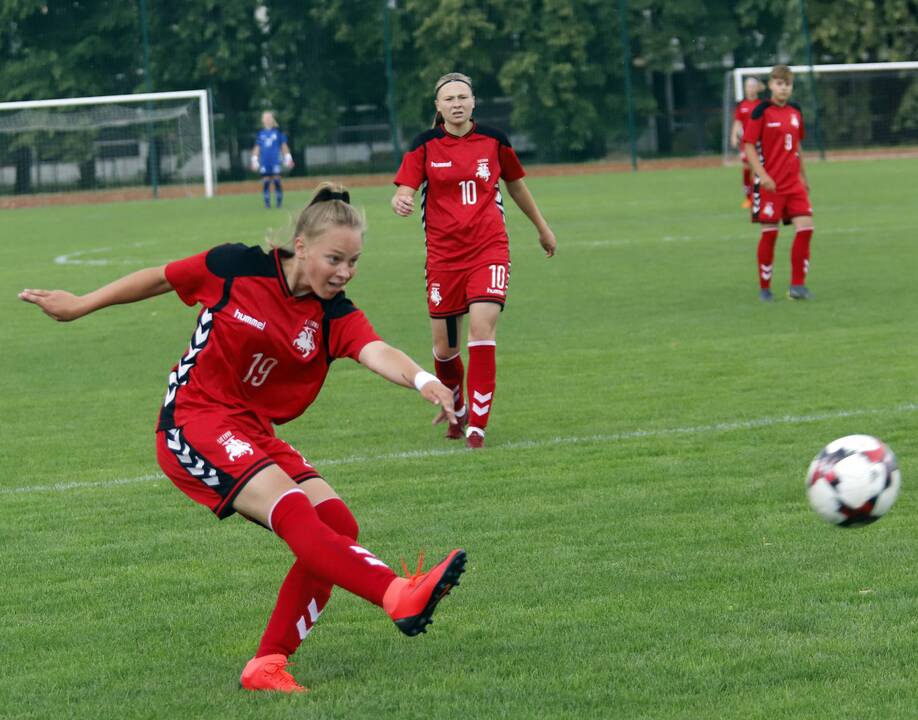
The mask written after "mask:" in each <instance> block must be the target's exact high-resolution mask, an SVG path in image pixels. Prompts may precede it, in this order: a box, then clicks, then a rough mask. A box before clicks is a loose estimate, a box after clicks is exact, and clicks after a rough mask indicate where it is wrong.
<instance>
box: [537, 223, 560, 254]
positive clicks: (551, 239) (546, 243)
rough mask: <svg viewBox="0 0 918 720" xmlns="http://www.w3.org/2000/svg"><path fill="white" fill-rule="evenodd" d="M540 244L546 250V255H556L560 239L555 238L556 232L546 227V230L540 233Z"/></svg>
mask: <svg viewBox="0 0 918 720" xmlns="http://www.w3.org/2000/svg"><path fill="white" fill-rule="evenodd" d="M539 245H541V246H542V249H543V250H544V251H545V257H554V255H555V249H556V248H557V247H558V241H557V240H556V239H555V234H554V233H553V232H552V231H551V230H550V229H548V228H546V229H545V231H544V232H540V233H539Z"/></svg>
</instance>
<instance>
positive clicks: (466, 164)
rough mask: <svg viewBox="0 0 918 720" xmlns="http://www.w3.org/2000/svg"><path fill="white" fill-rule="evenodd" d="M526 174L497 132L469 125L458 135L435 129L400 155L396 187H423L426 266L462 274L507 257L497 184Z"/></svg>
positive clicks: (504, 229)
mask: <svg viewBox="0 0 918 720" xmlns="http://www.w3.org/2000/svg"><path fill="white" fill-rule="evenodd" d="M525 174H526V173H525V172H524V171H523V166H522V165H521V164H520V161H519V158H517V156H516V153H515V152H514V151H513V148H512V147H511V146H510V141H509V140H508V139H507V136H506V135H504V133H502V132H501V131H500V130H495V129H493V128H489V127H486V126H484V125H478V124H477V123H476V124H474V125H473V126H472V129H471V130H469V132H467V133H466V134H465V135H463V136H462V137H456V136H455V135H450V134H449V133H448V132H446V130H445V129H444V128H443V125H438V126H437V127H435V128H433V129H432V130H428V131H427V132H424V133H421V134H420V135H418V136H417V137H416V138H415V139H414V142H413V143H412V144H411V149H410V150H409V151H408V152H406V153H405V155H404V156H403V157H402V164H401V167H399V169H398V173H397V174H396V176H395V181H394V182H395V184H396V185H407V186H408V187H411V188H414V189H415V190H417V189H418V188H420V189H421V223H422V224H423V226H424V232H425V236H426V239H427V267H429V268H438V269H450V270H464V269H468V268H471V267H474V266H476V265H480V264H488V263H505V262H507V261H508V259H509V257H510V251H509V242H508V240H507V228H506V223H505V222H504V206H503V199H502V198H501V194H500V184H499V183H498V180H499V179H500V178H503V179H504V181H505V182H513V181H514V180H519V179H520V178H521V177H523V176H524V175H525Z"/></svg>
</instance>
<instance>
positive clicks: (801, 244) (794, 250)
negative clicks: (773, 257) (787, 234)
mask: <svg viewBox="0 0 918 720" xmlns="http://www.w3.org/2000/svg"><path fill="white" fill-rule="evenodd" d="M812 238H813V228H811V227H810V228H801V229H800V230H798V231H797V234H796V235H794V244H793V245H792V246H791V285H806V274H807V273H808V272H809V271H810V240H812Z"/></svg>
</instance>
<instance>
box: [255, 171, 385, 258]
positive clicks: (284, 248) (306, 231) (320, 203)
mask: <svg viewBox="0 0 918 720" xmlns="http://www.w3.org/2000/svg"><path fill="white" fill-rule="evenodd" d="M333 227H346V228H352V229H354V230H356V231H357V232H359V233H360V236H361V237H363V234H364V233H365V232H366V229H367V221H366V216H365V215H364V212H363V210H358V209H357V208H355V207H354V206H353V205H351V194H350V193H349V192H348V190H347V188H346V187H344V185H341V184H340V183H334V182H323V183H320V184H319V186H318V187H317V188H316V190H315V192H314V193H313V195H312V200H310V201H309V204H308V205H307V206H306V207H305V208H303V210H302V211H301V212H300V215H299V217H298V218H297V220H296V225H295V226H294V229H293V235H292V236H291V238H290V240H288V241H287V242H285V243H280V242H278V241H277V240H276V239H275V238H268V245H270V246H271V247H272V248H274V249H276V250H279V251H280V253H281V255H284V256H288V257H289V256H292V255H293V249H294V247H295V245H296V239H297V238H298V237H301V238H303V241H304V242H305V243H306V244H307V245H308V244H310V243H312V242H315V240H316V239H317V238H318V237H319V236H321V235H322V234H323V233H324V232H325V231H326V230H328V229H329V228H333Z"/></svg>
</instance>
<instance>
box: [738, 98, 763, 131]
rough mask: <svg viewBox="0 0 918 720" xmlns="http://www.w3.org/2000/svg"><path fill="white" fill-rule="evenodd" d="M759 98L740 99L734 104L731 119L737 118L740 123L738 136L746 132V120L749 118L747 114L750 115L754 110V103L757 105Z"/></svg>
mask: <svg viewBox="0 0 918 720" xmlns="http://www.w3.org/2000/svg"><path fill="white" fill-rule="evenodd" d="M760 102H761V100H758V99H756V100H746V99H745V98H744V99H743V100H740V102H739V103H737V105H736V110H735V111H734V112H733V119H734V120H738V121H739V123H740V138H742V137H743V135H744V134H745V132H746V121H747V120H748V119H749V116H750V115H752V111H753V110H755V107H756V105H758V104H759V103H760Z"/></svg>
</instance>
